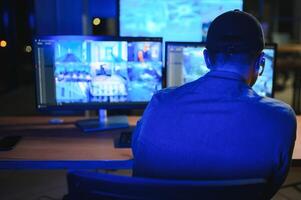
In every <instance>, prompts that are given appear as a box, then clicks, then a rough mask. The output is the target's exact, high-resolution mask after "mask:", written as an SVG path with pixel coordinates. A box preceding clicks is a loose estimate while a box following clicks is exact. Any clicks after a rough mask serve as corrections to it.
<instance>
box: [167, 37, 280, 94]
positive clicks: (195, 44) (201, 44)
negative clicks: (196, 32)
mask: <svg viewBox="0 0 301 200" xmlns="http://www.w3.org/2000/svg"><path fill="white" fill-rule="evenodd" d="M170 45H174V46H177V45H178V46H184V45H187V46H191V47H205V48H206V42H173V41H166V42H165V62H164V65H165V66H164V68H165V71H166V82H168V77H169V74H168V65H167V64H168V60H167V57H168V54H167V52H168V46H170ZM277 47H278V45H277V43H265V46H264V49H274V61H273V80H272V93H271V96H267V97H271V98H274V93H275V81H276V59H277Z"/></svg>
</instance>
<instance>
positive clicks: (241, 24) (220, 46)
mask: <svg viewBox="0 0 301 200" xmlns="http://www.w3.org/2000/svg"><path fill="white" fill-rule="evenodd" d="M206 48H207V49H208V50H209V51H214V52H224V53H242V52H260V51H262V50H263V48H264V35H263V31H262V28H261V25H260V23H259V21H258V20H257V19H256V18H255V17H254V16H253V15H251V14H249V13H246V12H243V11H239V10H234V11H228V12H225V13H223V14H221V15H219V16H218V17H216V18H215V19H214V20H213V22H212V23H211V24H210V26H209V29H208V34H207V40H206Z"/></svg>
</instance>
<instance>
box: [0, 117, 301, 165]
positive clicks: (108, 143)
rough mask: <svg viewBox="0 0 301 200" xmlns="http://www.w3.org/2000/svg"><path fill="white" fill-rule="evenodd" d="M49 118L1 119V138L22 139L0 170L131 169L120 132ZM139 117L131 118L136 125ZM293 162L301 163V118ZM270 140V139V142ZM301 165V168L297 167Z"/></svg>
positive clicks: (1, 155)
mask: <svg viewBox="0 0 301 200" xmlns="http://www.w3.org/2000/svg"><path fill="white" fill-rule="evenodd" d="M49 119H50V118H49V117H0V136H5V135H22V136H24V137H23V138H22V140H21V141H20V142H19V143H18V144H17V146H16V148H15V149H13V150H12V151H6V152H0V169H97V168H99V169H130V168H131V167H132V162H131V161H128V160H130V159H131V158H132V152H131V150H130V149H120V148H119V149H116V148H114V144H113V140H114V138H118V137H119V134H120V131H110V132H98V133H82V132H81V131H80V130H79V129H78V128H76V127H75V126H74V122H75V121H76V120H78V119H82V118H79V117H64V124H61V125H49V124H48V123H47V122H48V120H49ZM137 120H138V117H129V122H130V125H135V124H136V121H137ZM297 120H298V133H297V134H298V137H297V141H296V145H295V150H294V154H293V159H294V160H295V162H298V163H300V161H301V116H298V117H297ZM267 139H268V138H267ZM298 165H299V164H298Z"/></svg>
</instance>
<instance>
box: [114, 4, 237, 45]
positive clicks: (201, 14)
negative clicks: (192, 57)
mask: <svg viewBox="0 0 301 200" xmlns="http://www.w3.org/2000/svg"><path fill="white" fill-rule="evenodd" d="M234 9H239V10H242V9H243V0H120V1H119V33H120V36H147V37H163V39H164V41H205V39H206V36H207V31H208V28H209V25H210V23H211V21H212V20H213V19H214V18H215V17H217V16H218V15H220V14H222V13H224V12H226V11H230V10H234Z"/></svg>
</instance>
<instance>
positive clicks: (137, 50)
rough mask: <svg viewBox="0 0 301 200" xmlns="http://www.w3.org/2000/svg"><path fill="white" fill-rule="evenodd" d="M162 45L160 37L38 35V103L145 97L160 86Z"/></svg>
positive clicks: (110, 101)
mask: <svg viewBox="0 0 301 200" xmlns="http://www.w3.org/2000/svg"><path fill="white" fill-rule="evenodd" d="M161 48H162V39H161V38H100V37H89V36H49V37H40V38H37V39H35V62H36V79H37V103H38V106H39V107H40V108H42V107H47V106H68V105H79V106H82V107H81V108H83V109H84V108H85V107H84V106H85V105H86V106H101V105H103V106H104V105H112V104H114V105H125V104H128V105H132V104H135V103H145V102H148V101H149V100H150V99H151V97H152V95H153V94H154V93H155V92H156V91H157V90H160V89H161V88H162V66H163V64H162V55H161V54H162V53H161V52H162V49H161Z"/></svg>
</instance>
